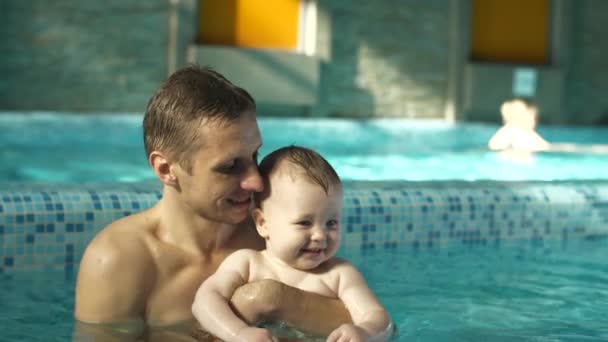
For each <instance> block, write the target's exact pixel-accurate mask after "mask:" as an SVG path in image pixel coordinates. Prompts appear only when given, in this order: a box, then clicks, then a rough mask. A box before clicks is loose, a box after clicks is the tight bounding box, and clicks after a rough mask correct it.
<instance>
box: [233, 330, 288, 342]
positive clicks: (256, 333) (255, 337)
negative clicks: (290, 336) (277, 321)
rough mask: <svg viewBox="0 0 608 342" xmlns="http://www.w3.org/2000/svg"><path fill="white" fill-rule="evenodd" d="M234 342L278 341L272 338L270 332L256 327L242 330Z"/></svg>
mask: <svg viewBox="0 0 608 342" xmlns="http://www.w3.org/2000/svg"><path fill="white" fill-rule="evenodd" d="M236 340H237V341H243V342H250V341H251V342H279V339H278V338H276V337H274V336H272V334H271V333H270V331H268V330H266V329H262V328H256V327H247V328H243V329H242V330H240V331H239V333H238V334H237V335H236Z"/></svg>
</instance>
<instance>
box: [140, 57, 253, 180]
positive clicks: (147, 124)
mask: <svg viewBox="0 0 608 342" xmlns="http://www.w3.org/2000/svg"><path fill="white" fill-rule="evenodd" d="M255 110H256V108H255V101H254V99H253V98H252V97H251V95H250V94H249V93H248V92H247V91H246V90H245V89H243V88H240V87H238V86H236V85H234V84H232V83H231V82H230V81H228V80H227V79H226V78H225V77H224V76H222V75H221V74H220V73H218V72H217V71H214V70H213V69H211V68H209V67H200V66H198V65H191V66H189V67H186V68H183V69H181V70H178V71H176V72H175V73H173V74H172V75H171V76H169V78H167V80H165V81H164V82H163V83H162V85H161V86H160V87H159V89H158V90H157V91H156V92H155V93H154V95H153V96H152V98H151V99H150V101H149V102H148V107H147V109H146V114H145V116H144V120H143V131H144V147H145V149H146V156H149V155H150V153H152V151H155V150H158V151H162V152H164V153H167V154H168V155H169V156H170V157H171V158H173V159H174V160H175V161H177V162H179V163H180V165H182V167H184V168H185V169H186V170H187V171H191V168H192V165H191V160H190V157H191V154H192V153H193V152H195V151H198V150H199V149H200V148H201V147H202V144H203V143H204V139H200V138H201V137H200V136H199V127H200V124H201V123H202V122H203V121H206V120H212V121H217V122H218V123H229V122H231V121H234V120H236V119H238V118H239V117H241V116H242V115H243V114H245V113H252V114H253V115H255ZM203 138H204V137H203Z"/></svg>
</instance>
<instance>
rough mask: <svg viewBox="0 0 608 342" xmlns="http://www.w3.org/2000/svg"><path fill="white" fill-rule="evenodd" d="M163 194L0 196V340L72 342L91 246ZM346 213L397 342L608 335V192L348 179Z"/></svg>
mask: <svg viewBox="0 0 608 342" xmlns="http://www.w3.org/2000/svg"><path fill="white" fill-rule="evenodd" d="M159 196H160V192H159V187H158V185H157V184H156V182H150V183H146V182H144V183H104V184H86V185H82V184H59V183H55V184H38V185H27V186H25V185H23V184H14V185H11V186H7V187H4V188H2V189H1V190H0V200H1V202H0V277H1V278H0V279H1V280H0V301H1V302H2V303H3V304H2V307H3V310H2V311H1V312H0V324H1V326H3V327H5V328H4V329H3V331H2V332H1V333H0V334H2V336H3V338H5V340H7V341H23V340H27V341H47V340H49V336H52V337H53V338H55V337H56V339H57V340H65V339H68V338H69V336H70V334H71V329H72V326H73V324H74V323H73V321H72V319H71V317H72V308H73V287H74V279H75V277H74V275H75V273H76V272H77V266H78V262H79V260H80V256H81V255H82V252H83V250H84V247H85V246H86V244H87V243H88V241H90V239H91V238H92V237H93V236H94V234H96V232H97V231H99V229H101V228H102V227H103V226H105V225H106V224H107V223H109V222H111V221H112V220H114V219H116V218H118V217H122V216H124V215H128V214H129V213H131V212H134V211H139V210H141V209H144V208H147V207H149V206H151V205H153V204H154V203H155V202H156V201H157V200H158V198H159ZM343 209H344V211H343V213H344V216H343V219H342V225H343V242H342V247H341V249H340V254H341V255H342V256H344V257H346V258H348V259H350V260H351V261H352V262H353V263H354V264H355V265H357V266H358V267H360V269H361V270H362V272H363V274H364V275H365V276H366V278H367V279H368V281H369V283H370V286H371V287H372V288H373V289H374V290H375V291H376V292H377V294H378V296H379V298H380V300H381V301H382V302H383V303H384V304H385V305H386V307H387V309H388V310H389V312H390V313H391V315H392V316H393V318H394V320H395V323H396V324H397V326H398V329H399V336H397V337H396V339H395V340H396V341H411V340H416V341H494V340H500V341H511V340H513V341H515V340H517V341H576V340H585V341H602V340H606V338H608V329H606V326H608V325H606V323H608V321H607V319H606V317H608V309H607V308H608V305H607V304H608V287H607V286H606V280H608V267H606V262H605V260H606V256H608V182H607V181H570V182H496V181H485V182H483V181H478V182H465V181H460V182H452V181H450V182H447V181H435V182H387V181H385V182H363V181H349V182H346V184H345V193H344V205H343Z"/></svg>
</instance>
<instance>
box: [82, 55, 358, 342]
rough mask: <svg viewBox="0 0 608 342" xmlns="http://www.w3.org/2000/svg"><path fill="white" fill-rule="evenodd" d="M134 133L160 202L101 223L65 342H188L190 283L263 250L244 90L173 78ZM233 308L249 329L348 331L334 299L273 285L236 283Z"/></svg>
mask: <svg viewBox="0 0 608 342" xmlns="http://www.w3.org/2000/svg"><path fill="white" fill-rule="evenodd" d="M143 131H144V145H145V150H146V154H147V157H148V162H149V164H150V167H151V168H152V171H153V172H154V174H155V175H156V177H157V178H158V180H159V181H160V182H161V184H162V198H161V199H160V200H159V201H158V202H157V203H156V204H155V205H154V206H153V207H151V208H149V209H147V210H144V211H142V212H140V213H136V214H133V215H130V216H127V217H124V218H122V219H119V220H117V221H115V222H113V223H111V224H110V225H109V226H107V227H105V228H104V229H103V230H101V231H100V232H99V233H98V234H97V235H96V236H95V238H94V239H93V240H92V241H91V242H90V244H89V245H88V247H87V248H86V250H85V252H84V254H83V257H82V261H81V263H80V268H79V272H78V279H77V283H76V293H75V309H74V315H75V318H76V320H77V322H76V327H75V334H74V339H75V340H96V341H97V340H99V341H117V340H120V341H123V340H125V341H132V340H141V339H145V340H146V341H154V340H159V341H182V340H188V335H187V333H188V332H189V331H191V330H192V328H193V327H194V326H195V325H196V324H195V320H194V317H193V315H192V310H191V307H192V302H193V301H194V296H195V293H196V290H197V289H198V288H199V286H200V284H201V283H202V282H203V281H204V280H205V279H207V278H208V277H210V276H211V275H212V274H213V273H214V272H215V270H216V269H217V267H218V266H219V265H220V263H222V261H223V260H224V259H225V258H227V257H228V256H229V255H231V254H232V253H233V252H235V251H238V250H240V249H244V248H247V249H254V250H255V249H262V248H263V247H264V243H263V240H262V239H261V238H260V237H259V236H258V235H257V233H256V230H255V226H254V224H253V221H252V220H251V216H250V205H251V197H252V194H254V193H256V192H261V191H262V190H263V189H264V185H263V182H262V179H261V177H260V174H259V173H258V166H257V155H258V149H259V148H260V146H261V144H262V140H261V137H260V131H259V129H258V124H257V120H256V106H255V101H254V100H253V98H252V97H251V96H250V95H249V94H248V93H247V91H245V90H244V89H242V88H240V87H237V86H235V85H234V84H232V83H231V82H229V81H228V80H227V79H226V78H224V77H223V76H222V75H221V74H219V73H217V72H215V71H213V70H211V69H208V68H200V67H197V66H191V67H187V68H184V69H181V70H178V71H177V72H175V73H174V74H172V75H171V76H170V77H169V78H168V79H167V80H166V81H165V82H164V83H163V84H162V85H161V86H160V88H159V89H158V90H157V91H156V92H155V94H154V95H153V96H152V98H151V99H150V101H149V103H148V107H147V110H146V113H145V116H144V119H143ZM233 290H234V289H233ZM232 305H234V307H235V309H236V310H238V312H239V313H240V314H241V315H243V316H244V317H248V318H249V319H250V320H257V319H260V318H267V319H276V320H283V321H285V322H287V323H288V324H290V325H293V326H296V327H299V328H302V329H304V330H307V331H314V332H317V333H325V332H327V331H328V330H329V329H330V328H329V327H331V326H334V325H336V324H338V325H339V324H342V323H347V322H350V317H349V313H348V311H347V310H346V309H345V308H344V305H343V304H342V302H340V301H339V300H336V299H329V298H325V297H322V296H319V295H317V294H313V293H308V292H304V291H301V290H298V289H296V288H294V287H291V286H287V285H285V284H282V283H281V282H279V281H272V280H261V281H259V282H252V283H249V284H246V285H245V286H243V287H242V288H239V289H237V290H236V292H235V295H234V296H233V298H232ZM174 327H175V328H174ZM182 332H183V333H182Z"/></svg>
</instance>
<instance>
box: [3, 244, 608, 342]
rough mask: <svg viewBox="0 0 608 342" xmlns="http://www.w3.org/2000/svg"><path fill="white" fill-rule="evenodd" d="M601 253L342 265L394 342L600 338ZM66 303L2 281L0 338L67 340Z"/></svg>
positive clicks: (37, 281)
mask: <svg viewBox="0 0 608 342" xmlns="http://www.w3.org/2000/svg"><path fill="white" fill-rule="evenodd" d="M472 243H475V242H472ZM607 247H608V244H606V240H603V241H581V242H579V243H578V244H574V245H572V246H567V247H566V246H559V245H558V246H557V247H556V246H553V249H552V248H551V247H550V246H549V245H545V246H542V247H540V246H531V245H529V244H525V243H523V244H519V245H516V244H514V245H512V246H509V247H504V248H502V249H498V250H496V249H495V248H494V247H492V246H490V245H486V246H484V247H479V246H478V247H474V248H466V249H464V250H451V251H439V250H435V251H433V250H430V251H429V250H427V249H423V250H420V251H419V252H418V253H411V252H410V253H400V252H397V251H395V250H391V249H385V248H381V249H380V250H375V251H368V252H367V253H366V254H365V255H363V254H360V255H358V256H352V255H351V257H350V259H351V260H352V261H353V262H354V263H355V264H356V265H357V266H358V267H359V268H360V270H361V271H362V272H363V274H364V275H365V276H366V278H367V280H368V282H369V284H370V286H371V287H372V288H374V289H375V290H376V293H377V295H378V296H379V298H380V300H381V301H382V302H383V303H384V304H385V306H386V308H387V310H389V312H390V313H391V315H392V318H393V320H394V322H395V325H396V326H397V329H398V335H397V337H396V338H394V341H432V342H443V341H606V340H607V339H608V326H607V325H606V323H608V322H607V318H606V317H608V291H607V289H606V280H607V276H608V270H607V267H606V263H605V258H606V253H605V251H606V248H607ZM548 251H550V252H548ZM73 297H74V277H72V276H66V275H65V274H64V273H63V272H50V273H21V274H16V275H14V276H12V277H11V278H7V277H4V278H3V279H2V281H1V282H0V302H2V303H3V305H2V306H3V310H2V312H0V326H2V327H3V329H2V330H3V331H2V333H1V334H2V338H0V340H3V341H32V342H33V341H44V342H46V341H50V340H56V341H68V340H70V337H71V333H72V329H73V324H74V323H73V320H72V308H73V304H74V299H73ZM50 337H52V338H50Z"/></svg>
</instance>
